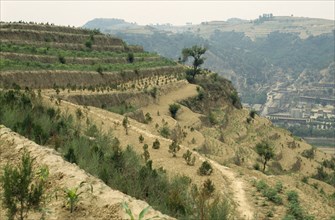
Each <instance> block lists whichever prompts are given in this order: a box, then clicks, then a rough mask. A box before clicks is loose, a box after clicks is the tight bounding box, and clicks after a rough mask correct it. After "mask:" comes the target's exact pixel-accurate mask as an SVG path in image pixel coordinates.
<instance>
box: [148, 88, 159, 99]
mask: <svg viewBox="0 0 335 220" xmlns="http://www.w3.org/2000/svg"><path fill="white" fill-rule="evenodd" d="M157 93H158V89H157V87H153V88H152V89H151V90H150V91H149V94H150V95H151V97H152V98H154V99H155V98H157Z"/></svg>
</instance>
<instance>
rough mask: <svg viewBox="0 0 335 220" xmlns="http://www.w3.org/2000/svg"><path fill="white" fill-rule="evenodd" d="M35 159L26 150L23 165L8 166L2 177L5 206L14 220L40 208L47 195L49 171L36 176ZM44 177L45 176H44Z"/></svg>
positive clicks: (10, 217) (22, 160)
mask: <svg viewBox="0 0 335 220" xmlns="http://www.w3.org/2000/svg"><path fill="white" fill-rule="evenodd" d="M33 163H34V159H32V158H31V156H30V154H29V153H28V152H27V151H26V150H25V151H24V153H23V155H22V157H21V165H20V166H18V167H14V166H12V165H9V164H7V165H6V166H5V168H4V172H3V175H2V176H1V186H2V188H3V190H4V193H3V198H2V200H3V204H4V206H5V207H6V208H7V209H8V210H7V216H8V218H9V219H14V217H15V215H16V214H17V213H18V214H19V218H20V219H21V220H22V219H24V217H25V216H26V214H27V213H28V211H29V210H30V209H31V208H38V207H39V206H40V203H41V200H42V196H43V194H44V193H45V182H46V178H47V175H48V171H47V170H46V172H45V170H44V172H40V175H36V174H35V171H34V170H33ZM42 175H44V176H42Z"/></svg>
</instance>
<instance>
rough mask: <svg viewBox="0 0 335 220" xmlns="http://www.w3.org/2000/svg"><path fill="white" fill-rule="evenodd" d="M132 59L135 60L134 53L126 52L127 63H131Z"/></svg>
mask: <svg viewBox="0 0 335 220" xmlns="http://www.w3.org/2000/svg"><path fill="white" fill-rule="evenodd" d="M134 60H135V58H134V54H133V53H128V55H127V61H128V63H133V62H134Z"/></svg>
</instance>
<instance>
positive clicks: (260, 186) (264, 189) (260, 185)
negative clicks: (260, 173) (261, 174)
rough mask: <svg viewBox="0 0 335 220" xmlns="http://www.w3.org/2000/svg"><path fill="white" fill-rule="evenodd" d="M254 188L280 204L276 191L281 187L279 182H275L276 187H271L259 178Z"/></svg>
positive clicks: (280, 199)
mask: <svg viewBox="0 0 335 220" xmlns="http://www.w3.org/2000/svg"><path fill="white" fill-rule="evenodd" d="M256 189H257V191H258V192H261V193H262V195H263V196H264V197H266V198H267V199H268V200H270V201H272V202H273V203H275V204H278V205H280V204H282V203H283V201H282V198H281V197H280V196H279V195H278V191H280V190H281V189H282V185H281V183H280V182H277V184H276V187H275V188H272V187H270V186H268V185H267V184H266V183H265V182H264V181H263V180H260V181H258V182H257V183H256Z"/></svg>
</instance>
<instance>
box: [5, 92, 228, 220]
mask: <svg viewBox="0 0 335 220" xmlns="http://www.w3.org/2000/svg"><path fill="white" fill-rule="evenodd" d="M77 112H79V111H77ZM75 117H77V122H75V120H74V118H73V116H72V115H63V114H61V112H60V110H58V109H54V108H50V107H46V106H44V104H43V102H42V99H41V96H40V94H39V93H38V94H36V93H34V92H33V91H29V90H28V89H27V90H26V91H25V92H20V91H18V90H10V91H0V123H1V124H4V125H5V126H7V127H9V128H11V129H12V130H14V131H16V132H18V133H20V134H21V135H24V136H25V137H27V138H29V139H31V140H34V141H35V142H37V143H38V144H42V145H43V144H47V145H49V146H53V147H54V148H55V149H56V150H58V151H59V152H60V153H61V154H62V155H63V157H64V158H65V159H66V160H68V161H69V162H71V163H76V164H77V165H78V166H79V167H80V168H82V169H84V170H86V171H87V172H89V173H91V174H92V175H94V176H96V177H98V178H100V179H101V180H103V181H104V182H105V183H106V184H107V185H109V186H111V187H112V188H114V189H117V190H120V191H122V192H123V193H126V194H128V195H130V196H133V197H136V198H138V199H142V200H145V201H147V202H148V203H149V204H150V205H151V206H152V207H153V208H155V209H157V210H160V211H161V212H163V213H166V214H168V215H171V216H174V217H176V218H178V219H201V218H203V217H206V219H210V218H211V219H214V218H212V217H214V216H215V219H222V220H224V219H228V217H229V216H230V215H231V209H230V208H229V205H228V203H227V202H225V201H224V200H223V199H222V198H220V197H217V196H214V194H213V191H214V189H215V188H214V186H213V185H212V184H211V183H209V182H208V183H206V184H204V186H203V188H201V189H200V191H199V190H197V188H196V186H195V185H191V183H192V181H191V179H190V178H188V177H185V176H176V177H171V176H169V177H168V176H167V175H166V172H165V171H164V170H163V169H162V168H159V169H154V168H153V166H152V161H151V160H147V162H145V161H143V159H142V158H141V157H140V156H139V155H137V154H136V153H135V151H134V150H133V149H132V147H131V146H127V147H126V149H123V148H121V146H120V142H119V140H118V139H117V138H115V137H113V135H112V134H111V133H108V134H103V133H102V131H101V130H99V129H98V128H97V127H96V126H95V125H94V124H92V123H91V122H90V121H89V120H88V119H87V120H86V125H85V123H80V121H83V120H84V118H83V115H82V114H78V113H77V114H76V116H75ZM192 189H194V190H192ZM207 189H210V190H211V191H210V192H209V191H208V190H207ZM199 210H201V212H199Z"/></svg>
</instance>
